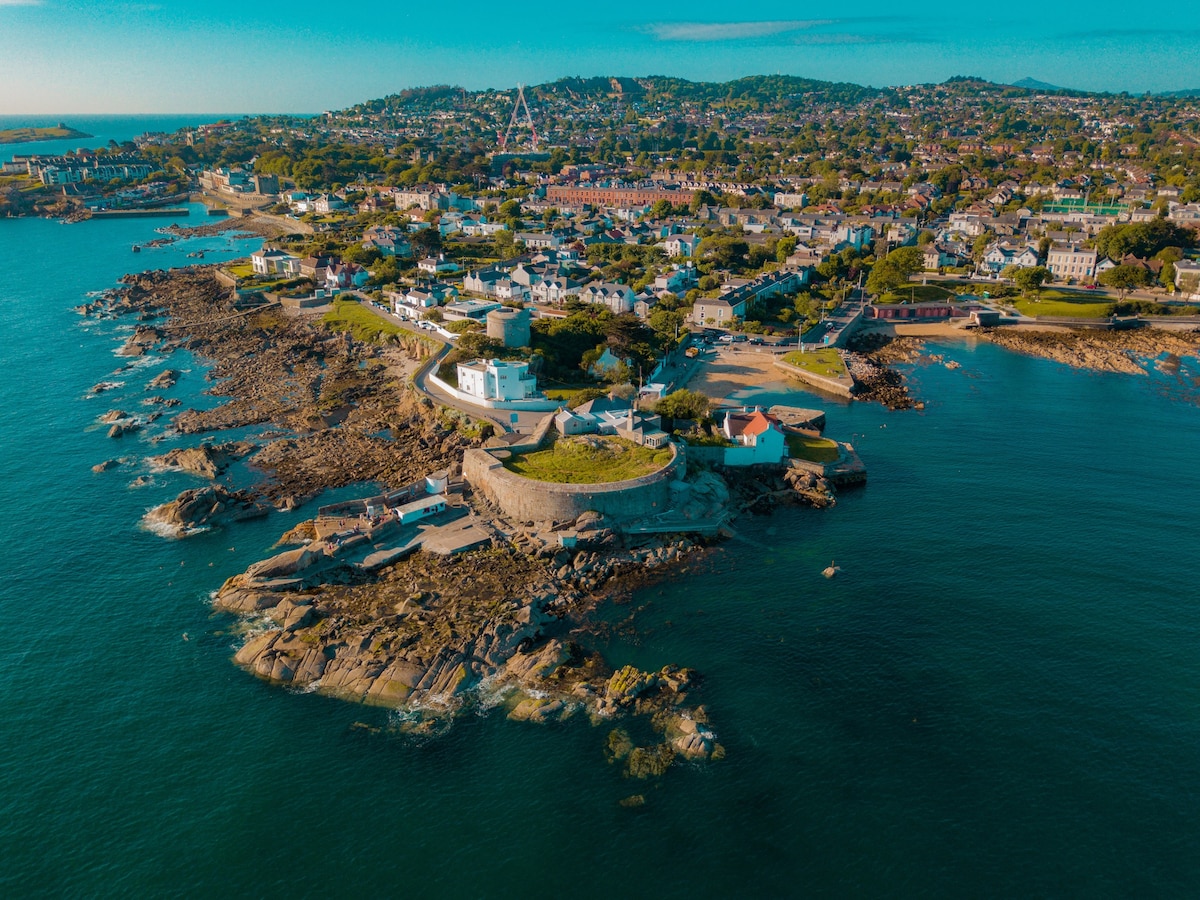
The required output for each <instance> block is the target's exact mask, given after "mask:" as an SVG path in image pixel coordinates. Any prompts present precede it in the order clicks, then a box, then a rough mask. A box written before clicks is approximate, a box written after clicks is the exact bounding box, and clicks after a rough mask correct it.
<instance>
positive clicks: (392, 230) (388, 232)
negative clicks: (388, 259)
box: [362, 225, 413, 259]
mask: <svg viewBox="0 0 1200 900" xmlns="http://www.w3.org/2000/svg"><path fill="white" fill-rule="evenodd" d="M362 245H363V248H364V249H366V250H372V249H374V250H378V251H379V253H380V255H382V256H396V257H400V258H402V259H407V258H409V257H411V256H412V255H413V251H412V244H410V243H409V241H408V235H406V234H405V232H404V230H403V229H401V228H397V227H395V226H394V225H373V226H372V227H370V228H368V229H367V230H366V231H364V232H363V240H362Z"/></svg>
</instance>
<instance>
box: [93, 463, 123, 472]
mask: <svg viewBox="0 0 1200 900" xmlns="http://www.w3.org/2000/svg"><path fill="white" fill-rule="evenodd" d="M119 465H121V460H119V459H106V460H105V461H104V462H102V463H96V465H94V466H92V471H93V472H96V473H97V474H99V473H100V472H107V471H108V470H109V469H115V468H116V467H117V466H119Z"/></svg>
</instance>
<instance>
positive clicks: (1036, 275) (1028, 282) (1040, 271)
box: [1012, 266, 1050, 296]
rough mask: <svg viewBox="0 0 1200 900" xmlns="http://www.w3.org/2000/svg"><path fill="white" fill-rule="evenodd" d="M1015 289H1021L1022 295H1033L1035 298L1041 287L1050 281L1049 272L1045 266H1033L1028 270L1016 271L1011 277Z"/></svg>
mask: <svg viewBox="0 0 1200 900" xmlns="http://www.w3.org/2000/svg"><path fill="white" fill-rule="evenodd" d="M1012 279H1013V281H1014V282H1015V283H1016V285H1017V287H1019V288H1020V289H1021V292H1022V293H1023V294H1033V295H1034V296H1037V295H1038V294H1040V293H1041V291H1042V285H1043V284H1045V283H1046V282H1047V281H1049V280H1050V270H1049V269H1047V268H1046V267H1045V266H1034V267H1033V268H1029V269H1017V272H1016V274H1015V275H1013V276H1012Z"/></svg>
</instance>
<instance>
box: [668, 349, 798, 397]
mask: <svg viewBox="0 0 1200 900" xmlns="http://www.w3.org/2000/svg"><path fill="white" fill-rule="evenodd" d="M776 358H777V357H776V355H775V354H774V353H772V352H770V351H769V350H767V349H766V348H761V347H756V348H754V349H746V350H744V349H741V348H737V349H734V348H729V347H723V348H721V349H718V350H713V351H707V352H706V353H705V355H704V358H703V359H702V360H701V362H700V365H698V366H697V367H696V369H695V371H694V372H693V374H692V376H691V378H690V379H689V380H688V383H687V387H688V388H689V389H690V390H693V391H700V392H701V393H704V394H707V395H708V396H710V397H713V398H714V399H716V398H720V399H723V400H734V401H736V400H737V399H738V398H737V397H736V394H737V393H738V392H739V391H746V390H750V389H754V390H762V389H769V390H778V391H789V390H797V389H798V384H797V383H796V382H794V381H792V380H790V379H788V378H787V376H785V375H784V374H783V373H782V372H781V371H780V370H779V369H777V368H775V360H776Z"/></svg>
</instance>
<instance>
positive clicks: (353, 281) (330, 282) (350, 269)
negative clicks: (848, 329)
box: [325, 263, 370, 291]
mask: <svg viewBox="0 0 1200 900" xmlns="http://www.w3.org/2000/svg"><path fill="white" fill-rule="evenodd" d="M369 277H370V273H369V272H368V271H367V270H366V269H364V268H363V267H362V266H360V265H358V264H356V263H335V264H334V265H331V266H330V267H329V268H327V269H326V270H325V288H326V289H327V290H331V291H333V290H341V291H347V290H350V289H351V288H357V287H362V286H363V285H364V284H366V283H367V279H368V278H369Z"/></svg>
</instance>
